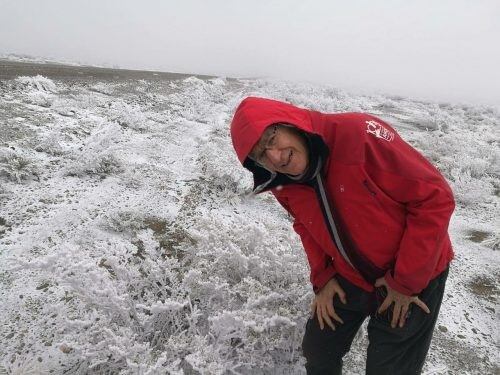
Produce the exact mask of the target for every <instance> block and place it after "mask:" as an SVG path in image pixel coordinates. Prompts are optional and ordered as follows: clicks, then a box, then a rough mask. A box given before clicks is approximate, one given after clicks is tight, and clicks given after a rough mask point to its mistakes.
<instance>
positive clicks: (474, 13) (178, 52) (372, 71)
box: [0, 0, 500, 105]
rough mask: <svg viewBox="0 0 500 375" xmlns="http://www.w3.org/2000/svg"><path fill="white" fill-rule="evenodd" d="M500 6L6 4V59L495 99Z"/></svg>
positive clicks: (1, 22) (183, 1) (320, 1)
mask: <svg viewBox="0 0 500 375" xmlns="http://www.w3.org/2000/svg"><path fill="white" fill-rule="evenodd" d="M499 46H500V0H419V1H417V0H414V1H411V0H379V1H375V0H366V1H365V0H350V1H347V0H342V1H340V0H339V1H334V0H311V1H304V0H300V1H299V0H268V1H264V0H253V1H248V0H213V1H210V0H178V1H169V0H151V1H148V0H143V1H132V0H99V1H98V0H94V1H92V0H87V1H84V0H44V1H41V0H0V53H22V54H29V55H35V56H41V57H52V58H56V59H66V60H71V61H79V62H85V63H91V64H103V63H106V64H109V65H119V66H120V67H124V68H143V69H157V70H164V71H175V72H186V73H202V74H214V75H225V76H246V77H249V76H252V77H253V76H267V77H276V78H285V79H292V80H294V81H312V82H323V83H328V84H333V85H335V86H338V87H343V88H354V89H363V90H366V91H374V90H376V91H380V92H387V93H393V94H401V95H409V96H413V97H417V98H428V99H436V100H443V101H462V102H471V103H485V104H497V105H498V104H500V47H499Z"/></svg>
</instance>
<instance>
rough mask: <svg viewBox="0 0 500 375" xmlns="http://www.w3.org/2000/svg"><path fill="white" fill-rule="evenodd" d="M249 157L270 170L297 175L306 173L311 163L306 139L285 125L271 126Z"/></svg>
mask: <svg viewBox="0 0 500 375" xmlns="http://www.w3.org/2000/svg"><path fill="white" fill-rule="evenodd" d="M249 157H250V158H251V159H252V160H254V161H256V162H257V163H258V164H260V165H262V166H263V167H264V168H266V169H268V170H270V171H273V172H279V173H285V174H289V175H295V176H296V175H300V174H302V173H304V172H305V170H306V168H307V165H308V163H309V155H308V152H307V146H306V142H305V140H304V139H303V138H302V137H301V136H300V135H299V134H298V133H297V131H296V130H294V129H292V128H290V127H288V126H283V125H271V126H269V127H268V128H267V129H266V130H265V131H264V133H263V134H262V136H261V137H260V140H259V141H258V142H257V144H256V145H255V146H254V148H253V149H252V151H251V152H250V155H249Z"/></svg>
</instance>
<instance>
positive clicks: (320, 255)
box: [273, 193, 336, 293]
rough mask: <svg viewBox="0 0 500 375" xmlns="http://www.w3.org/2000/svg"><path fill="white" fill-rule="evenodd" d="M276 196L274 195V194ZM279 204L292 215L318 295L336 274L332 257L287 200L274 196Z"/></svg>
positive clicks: (314, 288) (315, 291)
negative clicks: (315, 238) (300, 220)
mask: <svg viewBox="0 0 500 375" xmlns="http://www.w3.org/2000/svg"><path fill="white" fill-rule="evenodd" d="M273 194H274V193H273ZM274 196H275V197H276V199H277V200H278V202H279V203H280V204H281V205H282V206H283V207H284V208H285V209H286V210H287V211H288V213H289V214H290V215H292V217H293V219H294V221H293V229H294V230H295V232H296V233H297V234H298V235H299V236H300V239H301V241H302V246H303V247H304V250H305V252H306V255H307V260H308V262H309V268H310V271H311V275H310V280H311V284H312V286H313V290H314V293H318V292H319V291H320V290H321V289H322V288H323V287H324V286H325V284H326V283H327V282H328V281H329V280H330V279H331V278H332V277H333V276H334V275H335V274H336V271H335V268H334V266H333V263H332V258H331V256H329V255H327V254H326V253H325V252H324V251H323V250H322V249H321V247H320V246H319V245H318V243H317V242H316V241H315V240H314V239H313V237H312V236H311V235H310V234H309V232H308V231H307V229H306V228H305V226H304V225H303V224H302V223H300V222H299V221H298V220H297V219H296V218H295V215H294V213H293V211H292V210H291V208H290V206H289V205H288V203H287V201H286V198H284V197H279V196H278V195H276V194H274Z"/></svg>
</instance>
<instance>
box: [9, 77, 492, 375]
mask: <svg viewBox="0 0 500 375" xmlns="http://www.w3.org/2000/svg"><path fill="white" fill-rule="evenodd" d="M247 95H259V96H266V97H272V98H276V99H279V100H285V101H290V102H292V103H294V104H296V105H299V106H304V107H308V108H312V109H316V110H319V111H323V112H339V111H363V112H370V113H372V114H375V115H378V116H380V117H382V118H384V119H385V120H387V121H389V122H390V123H392V124H393V125H394V126H395V127H396V128H397V129H398V130H399V131H400V133H401V134H402V135H403V137H404V138H405V139H407V140H408V141H409V142H411V143H412V144H413V145H414V146H415V147H416V148H418V149H420V150H421V151H422V152H423V153H424V154H425V155H426V156H427V157H428V158H430V159H431V160H432V161H433V162H434V163H435V164H436V165H437V166H438V167H439V168H440V170H441V171H442V172H443V173H444V174H445V176H446V177H447V179H448V180H449V181H450V184H451V185H452V187H453V188H454V191H455V194H456V199H457V209H456V212H455V215H454V217H453V220H452V223H451V228H450V231H451V234H452V240H453V244H454V248H455V251H456V259H455V261H454V262H453V265H452V269H451V273H450V277H449V279H448V285H447V290H446V295H445V300H444V302H443V306H442V313H441V316H440V319H439V321H438V325H437V328H436V331H435V335H434V340H433V344H432V347H431V351H430V354H429V357H428V361H427V364H426V366H425V371H424V373H425V374H428V375H429V374H498V373H499V372H500V365H499V362H500V360H499V354H498V353H499V337H500V336H499V331H498V322H499V319H498V318H499V305H498V297H499V290H500V283H499V280H500V268H499V258H500V257H499V242H500V234H499V229H498V228H499V227H500V225H499V224H500V223H499V221H498V218H499V200H500V198H499V196H500V170H499V169H500V151H499V146H498V144H499V131H500V114H499V112H498V110H497V109H494V108H489V107H477V106H475V107H474V106H467V105H452V104H443V103H426V102H421V101H413V100H411V99H407V98H401V97H388V96H382V95H374V96H366V95H365V96H359V95H354V94H349V93H347V92H344V91H341V90H338V89H335V88H333V87H330V86H319V85H307V84H293V83H286V82H275V81H266V80H226V79H220V78H216V79H203V80H202V79H199V78H196V77H190V78H187V79H172V80H159V79H157V78H155V77H153V76H151V79H145V80H132V79H128V80H127V79H120V80H114V81H109V80H108V81H97V80H95V79H90V78H89V79H83V78H81V77H80V79H79V80H69V79H68V80H52V79H50V78H47V77H43V76H37V77H18V78H16V79H11V80H0V374H2V373H12V374H49V373H52V374H63V373H64V374H118V373H120V374H165V373H169V374H304V373H305V371H304V370H303V359H302V357H301V354H300V343H301V338H302V334H303V330H304V324H305V321H306V319H307V316H308V311H309V303H310V301H311V299H312V292H311V288H310V285H309V282H308V274H309V271H308V266H307V262H306V258H305V255H304V253H303V250H302V248H301V246H300V243H299V240H298V237H297V236H296V235H295V234H294V233H293V230H292V228H291V225H290V219H289V218H288V217H287V215H286V213H285V212H284V211H283V209H281V207H280V206H279V205H278V204H277V203H276V202H274V200H273V199H272V197H271V196H269V195H268V194H262V195H260V196H253V195H251V194H250V188H251V177H250V175H249V174H248V173H246V172H245V171H244V170H243V168H242V167H241V166H240V165H239V163H238V161H237V159H236V156H235V154H234V152H233V149H232V146H231V141H230V138H229V134H228V125H229V121H230V119H231V115H232V112H233V111H234V109H235V107H236V106H237V104H238V103H239V101H240V100H241V99H242V98H243V97H245V96H247ZM363 330H365V328H363ZM363 330H362V331H361V332H360V334H358V336H357V337H356V339H355V342H354V344H353V347H352V350H351V352H350V354H349V355H348V357H347V358H346V362H345V373H346V374H362V373H364V353H365V348H366V345H367V341H366V335H365V332H363Z"/></svg>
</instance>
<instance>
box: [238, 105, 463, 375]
mask: <svg viewBox="0 0 500 375" xmlns="http://www.w3.org/2000/svg"><path fill="white" fill-rule="evenodd" d="M231 137H232V141H233V146H234V148H235V151H236V153H237V155H238V159H239V160H240V162H241V163H242V164H243V166H244V167H245V168H247V169H248V170H250V171H251V172H252V173H253V176H254V183H255V187H254V191H255V192H256V193H260V192H263V191H270V192H271V193H272V194H273V195H274V196H275V197H276V199H277V200H278V201H279V202H280V203H281V205H282V206H283V207H284V208H285V209H286V210H287V211H288V212H289V213H290V214H291V216H292V217H293V218H294V224H293V227H294V229H295V231H296V232H297V233H298V235H299V236H300V238H301V241H302V244H303V246H304V249H305V251H306V254H307V258H308V261H309V265H310V270H311V278H310V279H311V283H312V285H313V289H314V291H315V293H316V295H315V298H314V301H313V303H312V305H311V307H312V313H313V317H311V319H309V320H308V322H307V325H306V332H305V335H304V339H303V343H302V348H303V353H304V356H305V357H306V359H307V364H306V368H307V372H308V374H341V372H342V357H343V356H344V355H345V354H346V353H347V352H348V351H349V348H350V345H351V342H352V340H353V338H354V336H355V334H356V332H357V331H358V329H359V327H360V326H361V324H362V322H363V321H364V320H365V319H366V318H367V317H370V321H369V324H368V338H369V341H370V344H369V347H368V352H367V364H366V373H367V374H376V375H388V374H419V373H420V372H421V369H422V367H423V364H424V361H425V357H426V354H427V351H428V349H429V345H430V341H431V337H432V332H433V329H434V325H435V322H436V319H437V315H438V312H439V307H440V305H441V301H442V297H443V293H444V286H445V281H446V277H447V273H448V264H449V262H450V261H451V259H452V258H453V251H452V248H451V243H450V239H449V236H448V223H449V220H450V216H451V214H452V212H453V209H454V200H453V195H452V192H451V190H450V188H449V186H448V184H447V183H446V181H445V179H444V178H443V177H442V176H441V174H440V173H439V172H438V171H437V169H436V168H434V167H433V166H432V165H431V164H430V163H429V162H428V161H427V160H426V159H425V158H424V157H423V156H422V155H420V154H419V153H418V152H417V151H416V150H415V149H413V148H412V147H411V146H410V145H408V144H407V143H405V142H404V141H403V140H402V139H401V138H400V137H399V135H398V134H397V133H396V131H395V130H394V129H392V128H391V127H390V126H389V125H388V124H386V123H385V122H384V121H383V120H380V119H378V118H376V117H374V116H371V115H368V114H361V113H340V114H322V113H319V112H315V111H310V110H306V109H301V108H298V107H295V106H293V105H290V104H287V103H283V102H278V101H275V100H270V99H263V98H255V97H249V98H246V99H245V100H243V101H242V102H241V104H240V105H239V107H238V108H237V110H236V112H235V115H234V118H233V120H232V123H231Z"/></svg>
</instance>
